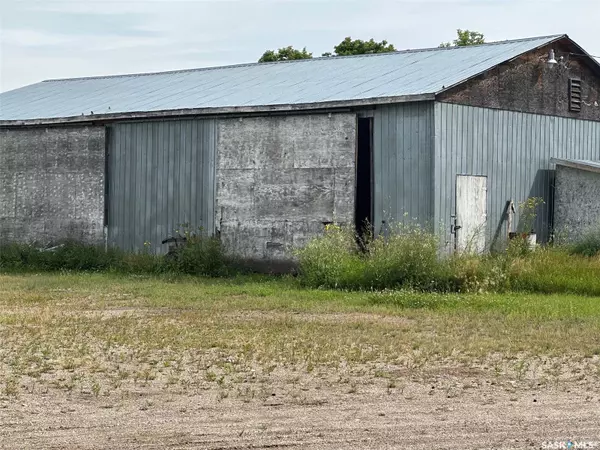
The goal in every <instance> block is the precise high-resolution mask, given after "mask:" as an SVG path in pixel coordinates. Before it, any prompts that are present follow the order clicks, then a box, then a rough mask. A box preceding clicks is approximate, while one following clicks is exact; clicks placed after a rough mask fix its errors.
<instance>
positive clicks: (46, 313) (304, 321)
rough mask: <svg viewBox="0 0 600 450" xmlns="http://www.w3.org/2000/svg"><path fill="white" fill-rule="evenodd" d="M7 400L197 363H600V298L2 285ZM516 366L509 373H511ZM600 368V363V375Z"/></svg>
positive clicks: (105, 385)
mask: <svg viewBox="0 0 600 450" xmlns="http://www.w3.org/2000/svg"><path fill="white" fill-rule="evenodd" d="M0 286H1V287H0V339H1V340H2V342H3V346H2V350H0V352H1V353H0V354H1V355H2V361H3V365H2V368H1V370H2V373H3V375H4V378H5V380H6V381H5V386H4V391H5V393H6V392H7V391H8V392H13V391H14V392H18V391H19V390H20V385H21V383H22V381H23V379H27V380H31V381H33V380H39V381H40V382H43V379H44V375H45V374H47V373H54V372H56V371H60V372H63V373H64V376H63V377H62V378H64V379H60V378H59V379H56V377H52V378H53V379H54V380H55V381H56V383H55V384H56V387H59V388H64V389H74V388H77V387H81V386H85V385H88V384H90V383H91V384H94V385H95V386H97V387H96V388H95V389H96V390H99V391H100V392H107V391H110V390H111V389H112V388H113V387H114V386H118V385H119V384H120V383H122V382H123V381H124V380H134V381H140V380H141V381H147V380H148V379H154V378H156V377H166V379H168V382H169V383H173V384H181V385H182V386H187V385H189V384H190V383H192V384H193V382H194V380H190V379H188V378H186V377H183V376H179V375H178V374H179V373H180V368H181V366H182V365H185V361H187V360H193V361H194V369H195V370H196V372H195V373H196V374H197V375H198V374H199V375H200V377H199V378H197V379H196V381H198V380H210V379H211V378H212V377H213V375H212V374H213V373H214V374H215V375H216V374H218V379H220V377H221V375H227V376H226V377H225V378H226V379H229V378H235V374H236V373H245V372H246V371H247V370H251V369H259V370H261V371H267V372H268V371H269V370H272V369H273V368H274V367H276V366H279V365H282V366H294V367H297V368H299V369H300V370H307V371H310V370H313V369H314V368H317V367H319V366H322V365H325V366H340V365H349V366H352V365H354V364H356V365H364V364H387V363H396V364H403V365H405V366H406V367H408V368H411V367H412V368H426V367H427V365H428V363H432V364H434V365H435V363H439V362H441V361H445V360H447V361H451V362H452V363H455V364H464V365H466V366H472V361H473V359H475V360H481V361H482V364H483V366H485V361H487V360H488V359H489V358H490V355H496V356H497V362H500V363H502V364H501V366H500V367H494V368H493V370H495V371H498V370H501V371H506V370H509V369H510V366H511V364H512V365H514V367H515V368H518V367H519V366H520V365H522V364H525V365H527V366H529V365H530V364H531V363H533V361H535V360H537V359H539V358H541V357H544V356H550V357H563V356H568V357H569V358H582V359H586V358H587V359H590V358H592V357H594V356H596V355H599V354H600V339H598V338H599V337H600V301H599V299H598V298H595V297H583V296H573V295H523V294H502V295H500V294H482V295H474V294H469V295H459V294H446V295H441V294H423V293H411V292H376V293H375V292H374V293H343V292H335V291H319V290H303V289H299V288H297V287H295V285H294V282H293V281H292V280H285V279H284V280H277V279H270V280H269V279H261V278H249V277H240V278H235V279H228V280H214V279H192V278H189V279H183V280H180V281H177V282H168V281H164V280H161V279H158V278H146V277H118V276H110V275H88V274H82V275H30V276H2V277H1V278H0ZM507 364H508V365H507ZM598 370H599V371H600V365H599V366H598Z"/></svg>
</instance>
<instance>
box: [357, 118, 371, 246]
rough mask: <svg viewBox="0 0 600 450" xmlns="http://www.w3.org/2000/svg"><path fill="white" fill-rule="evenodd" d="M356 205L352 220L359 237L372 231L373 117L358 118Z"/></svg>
mask: <svg viewBox="0 0 600 450" xmlns="http://www.w3.org/2000/svg"><path fill="white" fill-rule="evenodd" d="M357 130H358V134H357V144H358V147H357V151H356V205H355V214H354V218H355V219H354V220H355V225H356V232H357V233H358V236H359V237H360V238H364V237H365V236H369V235H371V234H372V233H373V119H372V118H371V117H367V118H362V117H359V118H358V128H357Z"/></svg>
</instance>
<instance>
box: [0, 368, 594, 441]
mask: <svg viewBox="0 0 600 450" xmlns="http://www.w3.org/2000/svg"><path fill="white" fill-rule="evenodd" d="M273 378H274V379H273V383H272V384H269V385H266V386H263V388H264V389H265V392H262V393H261V395H260V396H254V398H250V397H244V396H241V395H231V396H226V397H224V396H223V394H221V393H220V392H221V391H218V390H217V389H206V390H204V391H203V392H194V393H190V392H187V393H184V392H171V391H168V390H164V389H160V390H153V389H152V387H151V386H150V385H147V386H145V387H140V388H138V389H137V390H136V389H134V388H132V389H130V390H127V393H126V394H122V395H121V396H120V397H118V398H115V397H114V396H113V397H104V398H103V397H102V396H101V395H100V396H98V397H95V396H94V395H93V394H92V393H91V392H86V391H82V392H77V393H73V394H69V395H66V394H65V393H63V392H61V391H55V390H52V389H50V390H45V391H43V392H37V393H24V394H22V395H20V396H19V397H18V398H13V399H4V400H3V401H1V402H0V448H3V449H4V448H6V449H20V448H22V449H34V448H35V449H100V448H102V449H103V448H119V449H133V448H152V449H154V448H156V449H158V448H206V449H250V448H253V449H254V448H308V449H338V448H372V449H391V448H402V449H404V448H407V449H455V448H461V449H535V448H544V445H547V444H546V443H547V442H555V441H557V442H566V441H567V440H568V439H571V440H577V441H586V442H589V441H598V440H600V389H598V388H599V386H598V383H597V382H592V383H590V382H587V381H585V380H581V381H578V382H575V381H573V382H569V383H567V382H562V383H559V384H557V385H556V386H548V385H544V386H532V384H531V382H525V381H523V382H515V381H502V380H498V379H488V380H485V379H482V378H480V377H474V376H467V377H465V376H464V375H463V376H460V377H459V376H448V375H437V376H431V377H429V380H425V379H423V380H421V381H419V382H416V381H408V382H402V383H401V384H398V385H393V386H392V385H390V383H389V382H388V383H387V384H386V383H385V382H383V381H381V382H376V383H373V382H372V380H370V379H367V378H365V379H363V380H361V379H360V378H354V379H353V380H352V381H351V382H349V383H345V384H339V383H336V384H328V383H326V382H322V381H320V380H321V379H320V378H319V379H317V378H316V377H315V378H313V377H307V376H302V377H300V379H298V380H297V383H296V385H295V386H293V387H290V385H289V384H287V383H285V384H278V383H277V379H278V378H279V376H276V377H273ZM123 392H125V391H123ZM239 392H241V391H239Z"/></svg>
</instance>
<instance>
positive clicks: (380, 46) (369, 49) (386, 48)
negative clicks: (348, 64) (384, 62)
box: [323, 37, 396, 56]
mask: <svg viewBox="0 0 600 450" xmlns="http://www.w3.org/2000/svg"><path fill="white" fill-rule="evenodd" d="M333 51H334V53H330V52H327V53H323V56H349V55H365V54H369V53H387V52H395V51H396V48H395V47H394V45H393V44H389V43H388V41H386V40H383V41H381V42H376V41H375V40H374V39H373V38H371V39H370V40H368V41H363V40H360V39H352V38H351V37H347V38H345V39H344V40H343V41H342V42H340V43H339V44H338V45H336V46H335V47H334V48H333Z"/></svg>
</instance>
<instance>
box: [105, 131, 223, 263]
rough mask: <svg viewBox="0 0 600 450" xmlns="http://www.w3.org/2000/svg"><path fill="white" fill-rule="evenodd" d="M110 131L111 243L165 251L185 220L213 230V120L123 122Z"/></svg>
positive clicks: (129, 248) (192, 225) (128, 247)
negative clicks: (165, 241) (146, 243)
mask: <svg viewBox="0 0 600 450" xmlns="http://www.w3.org/2000/svg"><path fill="white" fill-rule="evenodd" d="M108 134H109V136H108V142H109V144H108V186H109V188H108V216H107V220H108V240H109V244H110V245H113V246H118V247H120V248H122V249H125V250H140V249H143V248H144V242H150V243H151V244H152V248H153V249H154V251H156V252H164V251H166V249H167V247H166V245H164V246H163V245H161V242H162V240H163V239H165V238H167V237H169V236H172V235H173V232H174V230H175V229H177V228H179V225H181V224H184V223H188V224H190V226H191V227H194V228H197V227H203V228H204V229H205V230H207V231H209V232H210V233H211V234H212V233H213V232H214V227H215V226H214V215H215V214H214V202H215V149H216V141H215V139H216V138H215V136H216V125H215V121H214V120H177V121H163V122H140V123H121V124H115V125H112V126H111V127H110V128H109V129H108Z"/></svg>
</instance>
